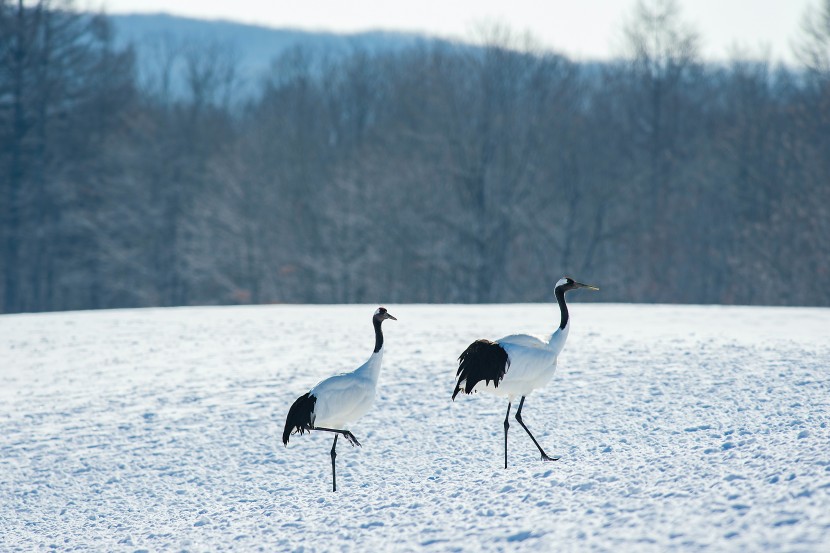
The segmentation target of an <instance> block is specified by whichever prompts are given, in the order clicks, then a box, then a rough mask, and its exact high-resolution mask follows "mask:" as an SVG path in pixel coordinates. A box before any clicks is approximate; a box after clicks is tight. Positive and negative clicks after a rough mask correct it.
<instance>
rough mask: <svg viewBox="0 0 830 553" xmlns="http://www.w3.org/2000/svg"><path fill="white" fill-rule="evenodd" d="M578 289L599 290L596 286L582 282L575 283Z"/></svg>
mask: <svg viewBox="0 0 830 553" xmlns="http://www.w3.org/2000/svg"><path fill="white" fill-rule="evenodd" d="M574 284H575V285H576V287H577V288H587V289H588V290H599V288H597V287H596V286H591V285H590V284H582V283H581V282H574Z"/></svg>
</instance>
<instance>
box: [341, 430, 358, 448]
mask: <svg viewBox="0 0 830 553" xmlns="http://www.w3.org/2000/svg"><path fill="white" fill-rule="evenodd" d="M343 435H344V436H346V439H347V440H349V443H350V444H352V446H357V447H361V446H360V442H358V441H357V438H355V437H354V434H352V433H351V432H346V433H345V434H343Z"/></svg>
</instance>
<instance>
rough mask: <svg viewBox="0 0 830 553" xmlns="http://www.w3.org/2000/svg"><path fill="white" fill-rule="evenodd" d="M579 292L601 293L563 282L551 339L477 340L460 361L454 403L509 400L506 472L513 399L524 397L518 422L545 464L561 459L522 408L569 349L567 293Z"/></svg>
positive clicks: (559, 284)
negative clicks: (478, 397)
mask: <svg viewBox="0 0 830 553" xmlns="http://www.w3.org/2000/svg"><path fill="white" fill-rule="evenodd" d="M577 288H587V289H589V290H599V288H597V287H596V286H590V285H588V284H582V283H580V282H576V281H575V280H573V279H572V278H568V277H565V278H562V279H560V280H559V282H557V283H556V288H555V289H554V294H555V295H556V300H557V301H558V302H559V311H560V313H561V319H560V322H559V328H557V329H556V330H555V331H554V332H553V334H552V335H551V336H550V339H548V340H547V341H543V340H540V339H539V338H536V337H534V336H529V335H527V334H514V335H512V336H505V337H504V338H500V339H498V340H496V341H495V342H491V341H489V340H476V341H475V342H473V343H472V344H470V346H469V347H468V348H467V349H466V350H464V353H462V354H461V356H460V357H459V358H458V373H457V376H458V382H457V383H456V385H455V390H454V391H453V393H452V399H453V401H455V396H457V395H458V393H459V392H464V393H465V394H471V393H473V392H477V391H479V390H481V391H486V392H489V393H492V394H495V395H498V396H506V397H507V398H508V403H507V414H506V415H505V416H504V468H507V429H508V428H509V427H510V422H509V420H508V419H509V418H510V406H511V405H512V404H513V399H514V398H515V397H516V396H520V397H521V398H522V399H521V401H519V408H518V410H517V411H516V420H517V421H519V424H520V425H522V428H524V429H525V432H527V434H528V436H530V439H531V440H533V443H534V444H536V447H537V448H538V449H539V452H540V453H541V454H542V460H543V461H556V460H558V459H559V458H558V457H549V456H548V455H547V454H546V453H545V450H544V449H542V446H540V445H539V442H537V441H536V438H534V437H533V434H531V433H530V430H529V429H528V428H527V426H525V423H524V422H523V421H522V407H524V403H525V397H526V396H527V395H528V394H530V392H532V391H533V390H535V389H537V388H541V387H543V386H545V385H546V384H547V383H548V382H550V380H551V379H552V378H553V373H554V372H555V371H556V359H557V357H558V356H559V352H561V351H562V348H563V347H565V340H567V339H568V332H569V330H570V328H571V325H570V318H569V317H568V306H567V304H565V293H566V292H568V291H570V290H575V289H577Z"/></svg>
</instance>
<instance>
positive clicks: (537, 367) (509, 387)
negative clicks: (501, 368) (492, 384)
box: [502, 342, 557, 393]
mask: <svg viewBox="0 0 830 553" xmlns="http://www.w3.org/2000/svg"><path fill="white" fill-rule="evenodd" d="M502 347H503V348H504V350H505V351H506V352H507V356H508V358H509V359H510V367H508V369H507V373H506V374H505V375H504V380H503V381H502V386H504V388H505V392H510V391H513V390H516V391H518V392H519V393H529V392H530V391H532V390H534V389H536V388H539V387H541V386H544V385H545V384H547V383H548V382H549V381H550V379H551V378H553V373H554V372H555V371H556V357H557V355H556V352H555V351H553V350H551V349H549V348H542V347H538V346H537V345H535V344H533V345H531V346H524V345H519V344H516V343H512V342H507V343H505V344H502Z"/></svg>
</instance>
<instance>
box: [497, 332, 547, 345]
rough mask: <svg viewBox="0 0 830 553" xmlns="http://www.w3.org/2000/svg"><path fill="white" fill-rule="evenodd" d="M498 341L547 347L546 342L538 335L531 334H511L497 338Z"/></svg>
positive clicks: (500, 342)
mask: <svg viewBox="0 0 830 553" xmlns="http://www.w3.org/2000/svg"><path fill="white" fill-rule="evenodd" d="M496 342H498V343H499V344H515V345H517V346H524V347H528V348H544V347H547V343H546V342H544V341H542V340H541V339H539V338H537V337H536V336H531V335H529V334H511V335H510V336H505V337H504V338H499V339H498V340H496Z"/></svg>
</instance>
